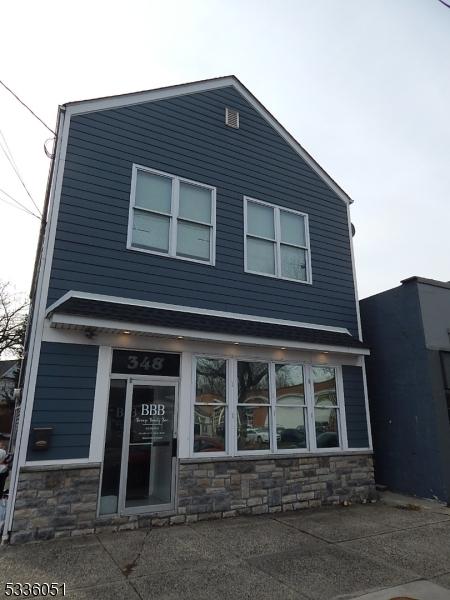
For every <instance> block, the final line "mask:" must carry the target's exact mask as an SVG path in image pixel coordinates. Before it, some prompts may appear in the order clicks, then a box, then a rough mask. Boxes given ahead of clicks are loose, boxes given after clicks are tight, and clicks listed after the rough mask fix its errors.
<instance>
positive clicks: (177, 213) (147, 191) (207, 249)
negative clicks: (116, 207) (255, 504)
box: [127, 165, 216, 264]
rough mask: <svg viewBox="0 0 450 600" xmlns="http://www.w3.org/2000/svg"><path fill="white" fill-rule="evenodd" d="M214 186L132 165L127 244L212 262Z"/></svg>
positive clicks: (154, 252)
mask: <svg viewBox="0 0 450 600" xmlns="http://www.w3.org/2000/svg"><path fill="white" fill-rule="evenodd" d="M215 200H216V190H215V188H213V187H211V186H208V185H205V184H203V183H198V182H194V181H189V180H187V179H183V178H181V177H177V176H175V175H170V174H168V173H162V172H160V171H154V170H153V169H148V168H146V167H141V166H138V165H133V176H132V184H131V201H130V216H129V225H128V243H127V247H128V248H129V249H133V250H140V251H142V252H151V253H153V254H160V255H165V256H170V257H172V258H181V259H184V260H191V261H196V262H203V263H206V264H214V259H215V257H214V252H215V250H214V246H215V212H216V211H215V208H216V207H215Z"/></svg>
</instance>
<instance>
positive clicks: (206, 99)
mask: <svg viewBox="0 0 450 600" xmlns="http://www.w3.org/2000/svg"><path fill="white" fill-rule="evenodd" d="M225 106H232V107H234V108H236V109H238V110H239V111H240V117H241V118H240V123H241V126H240V129H239V130H234V129H231V128H228V127H226V126H225V125H224V108H225ZM133 163H137V164H141V165H145V166H148V167H151V168H155V169H159V170H161V171H166V172H169V173H173V174H176V175H179V176H182V177H187V178H189V179H192V180H195V181H199V182H203V183H206V184H210V185H213V186H215V187H216V188H217V244H216V266H215V267H212V266H208V265H201V264H196V263H191V262H186V261H180V260H176V259H172V258H166V257H161V256H155V255H151V254H143V253H140V252H135V251H132V250H127V249H126V235H127V223H128V207H129V197H130V183H131V168H132V164H133ZM244 195H249V196H252V197H256V198H259V199H261V200H266V201H268V202H273V203H276V204H279V205H281V206H286V207H288V208H292V209H297V210H300V211H304V212H306V213H308V214H309V217H310V237H311V249H312V275H313V285H305V284H299V283H295V282H289V281H283V280H276V279H272V278H268V277H263V276H259V275H251V274H246V273H244V254H243V196H244ZM68 290H83V291H88V292H95V293H101V294H109V295H117V296H125V297H132V298H138V299H143V300H152V301H157V302H166V303H175V304H183V303H184V304H186V305H191V306H196V307H201V308H208V309H216V310H227V311H232V312H243V313H252V314H257V315H261V316H267V317H278V318H285V319H295V320H300V321H306V322H312V323H321V324H328V325H335V326H343V327H347V328H349V329H350V330H351V332H352V333H354V334H355V333H356V332H357V322H356V309H355V298H354V285H353V276H352V264H351V255H350V242H349V235H348V225H347V213H346V206H345V204H344V202H343V201H342V200H341V199H340V198H338V197H337V196H336V194H335V193H334V192H333V191H332V190H331V189H330V188H329V187H328V186H327V185H326V184H325V183H324V182H323V181H322V180H321V179H320V178H319V177H318V176H317V175H316V173H315V172H314V171H313V170H312V169H311V168H310V167H308V165H307V164H306V163H305V162H304V161H303V160H302V159H301V158H300V157H299V156H298V155H297V154H296V152H294V150H293V149H292V148H291V147H290V146H289V145H288V144H287V143H286V142H285V141H284V140H283V139H282V138H281V137H280V136H279V135H278V134H277V133H276V132H275V131H274V130H273V129H272V128H271V127H270V126H269V125H268V124H267V122H266V121H265V120H264V119H263V118H262V117H261V116H260V115H259V113H257V112H256V111H255V110H254V109H253V108H252V107H251V106H250V105H249V104H248V103H247V101H246V100H245V99H243V97H242V96H241V95H240V94H239V93H238V92H237V91H236V90H235V89H234V88H231V87H230V88H224V89H221V90H215V91H210V92H204V93H198V94H193V95H186V96H180V97H177V98H172V99H167V100H161V101H158V102H152V103H147V104H143V105H138V106H132V107H125V108H120V109H115V110H107V111H103V112H96V113H91V114H86V115H79V116H76V117H74V118H72V122H71V129H70V136H69V143H68V149H67V158H66V165H65V172H64V180H63V188H62V196H61V208H60V214H59V220H58V227H57V235H56V244H55V253H54V260H53V266H52V273H51V280H50V290H49V297H48V303H49V304H50V303H52V302H53V301H55V300H56V299H58V298H59V297H60V296H61V295H62V294H64V293H65V292H66V291H68Z"/></svg>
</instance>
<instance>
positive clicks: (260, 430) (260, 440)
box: [237, 405, 270, 450]
mask: <svg viewBox="0 0 450 600" xmlns="http://www.w3.org/2000/svg"><path fill="white" fill-rule="evenodd" d="M269 419H270V417H269V407H268V406H267V405H266V406H246V405H239V406H238V409H237V420H238V422H237V435H238V440H237V442H238V443H237V447H238V450H269V449H270V425H269V423H270V420H269Z"/></svg>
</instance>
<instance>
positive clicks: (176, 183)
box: [127, 164, 217, 266]
mask: <svg viewBox="0 0 450 600" xmlns="http://www.w3.org/2000/svg"><path fill="white" fill-rule="evenodd" d="M138 171H144V172H146V173H151V174H152V175H160V176H162V177H169V178H170V179H171V180H172V198H171V207H170V213H163V212H160V211H157V210H154V211H153V210H150V209H148V212H151V213H152V214H156V215H162V216H165V217H167V218H168V219H169V250H168V252H160V251H158V250H151V249H149V248H138V247H136V246H133V219H134V210H135V208H136V209H137V210H143V211H145V210H146V209H145V208H142V207H140V206H136V182H137V173H138ZM180 183H188V184H191V185H196V186H198V187H202V188H205V189H207V190H210V191H211V223H202V222H201V221H194V220H191V219H186V218H184V217H181V218H180V220H181V221H186V222H189V223H196V224H198V225H204V226H207V227H209V228H210V230H211V235H210V240H209V243H210V247H209V257H210V259H209V260H201V259H199V258H190V257H188V256H178V255H177V254H176V242H177V227H178V219H179V216H178V213H179V197H180ZM216 195H217V191H216V188H215V187H213V186H211V185H207V184H206V183H200V182H199V181H193V180H191V179H186V178H185V177H179V176H178V175H173V174H172V173H166V172H164V171H158V170H156V169H151V168H150V167H145V166H143V165H138V164H133V167H132V173H131V191H130V206H129V210H128V231H127V250H133V251H134V252H144V253H146V254H155V255H157V256H165V257H166V258H175V259H177V260H186V261H188V262H195V263H198V264H201V265H209V266H214V265H215V264H216Z"/></svg>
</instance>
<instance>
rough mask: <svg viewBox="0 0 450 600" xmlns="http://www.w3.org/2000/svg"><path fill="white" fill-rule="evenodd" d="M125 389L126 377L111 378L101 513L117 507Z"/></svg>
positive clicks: (114, 509)
mask: <svg viewBox="0 0 450 600" xmlns="http://www.w3.org/2000/svg"><path fill="white" fill-rule="evenodd" d="M126 389H127V382H126V379H112V380H111V387H110V390H109V405H108V417H107V421H106V437H105V454H104V459H103V474H102V488H101V494H100V511H99V512H100V514H101V515H110V514H115V513H117V508H118V498H119V485H120V466H121V460H122V440H123V422H124V414H125V396H126Z"/></svg>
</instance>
